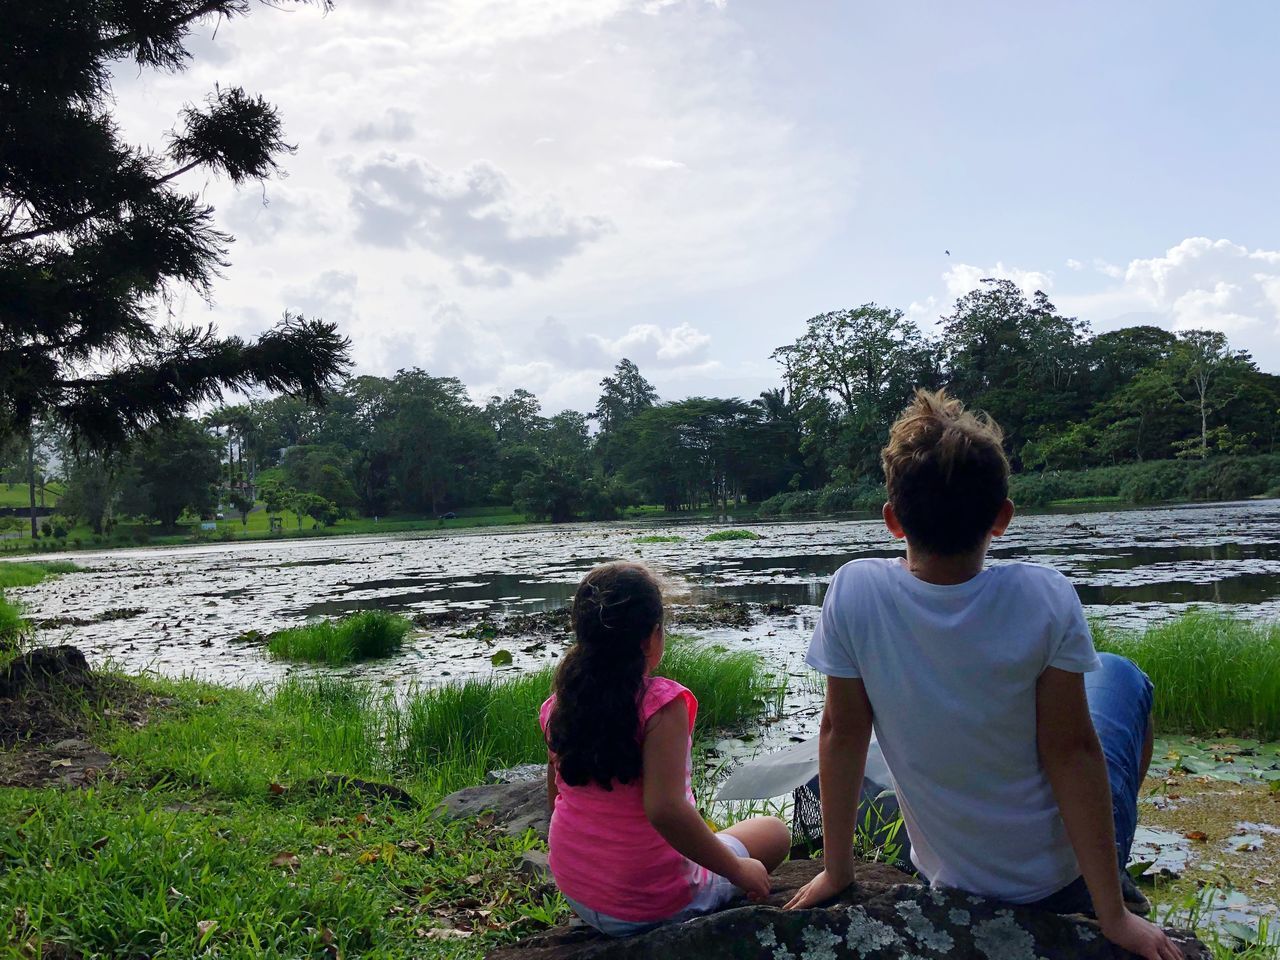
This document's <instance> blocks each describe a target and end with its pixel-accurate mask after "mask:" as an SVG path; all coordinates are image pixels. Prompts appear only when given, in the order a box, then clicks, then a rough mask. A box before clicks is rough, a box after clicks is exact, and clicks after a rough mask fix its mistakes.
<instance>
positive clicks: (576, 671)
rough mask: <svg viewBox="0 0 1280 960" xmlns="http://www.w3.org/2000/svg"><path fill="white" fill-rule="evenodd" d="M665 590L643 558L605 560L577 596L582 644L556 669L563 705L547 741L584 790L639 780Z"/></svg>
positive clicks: (576, 628)
mask: <svg viewBox="0 0 1280 960" xmlns="http://www.w3.org/2000/svg"><path fill="white" fill-rule="evenodd" d="M662 613H663V609H662V588H661V587H660V586H659V584H658V581H657V578H655V577H654V575H653V573H652V572H650V571H649V569H648V568H647V567H645V566H643V565H641V564H638V563H606V564H603V565H602V566H599V567H596V568H595V569H594V570H592V571H591V572H590V573H588V574H587V575H586V576H585V577H584V578H583V579H582V583H580V584H578V590H577V593H575V594H574V597H573V632H574V635H575V636H576V638H577V642H576V643H574V645H573V646H572V647H571V648H570V649H569V652H568V653H566V654H565V657H564V660H562V661H561V662H560V667H559V669H558V670H556V679H555V694H556V705H555V709H554V710H553V711H552V713H551V718H550V721H549V722H548V724H547V746H548V747H550V749H551V752H552V753H553V754H555V758H556V764H557V766H558V768H559V771H560V777H561V779H563V780H564V782H565V783H567V784H569V785H571V786H575V787H581V786H586V785H587V784H588V783H592V782H594V783H598V784H600V786H602V787H604V788H605V789H606V790H611V789H612V788H613V782H614V781H615V780H617V781H618V782H620V783H632V782H634V781H636V780H638V779H639V778H640V766H641V754H640V749H641V746H640V743H641V738H640V697H641V693H642V691H643V688H644V678H645V657H646V654H647V650H648V644H649V637H650V636H652V635H653V628H654V627H656V626H658V625H659V624H661V623H662Z"/></svg>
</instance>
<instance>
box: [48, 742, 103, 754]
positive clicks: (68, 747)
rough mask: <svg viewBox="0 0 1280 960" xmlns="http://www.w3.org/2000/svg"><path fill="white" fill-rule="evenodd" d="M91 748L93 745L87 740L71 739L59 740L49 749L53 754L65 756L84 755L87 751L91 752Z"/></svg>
mask: <svg viewBox="0 0 1280 960" xmlns="http://www.w3.org/2000/svg"><path fill="white" fill-rule="evenodd" d="M93 748H94V747H93V744H92V743H90V742H89V741H88V740H77V739H74V738H72V739H69V740H59V741H58V742H57V743H55V744H54V745H53V746H52V747H50V748H49V749H50V750H52V751H53V752H54V753H62V754H67V753H86V752H87V751H89V750H92V749H93Z"/></svg>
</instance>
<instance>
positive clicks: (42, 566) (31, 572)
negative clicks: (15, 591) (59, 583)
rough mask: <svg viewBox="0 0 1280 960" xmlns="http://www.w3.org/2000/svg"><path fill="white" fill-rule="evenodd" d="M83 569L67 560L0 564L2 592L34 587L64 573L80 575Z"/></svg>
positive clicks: (0, 587) (0, 586) (0, 588)
mask: <svg viewBox="0 0 1280 960" xmlns="http://www.w3.org/2000/svg"><path fill="white" fill-rule="evenodd" d="M82 569H83V568H82V567H78V566H76V565H75V564H74V563H71V562H70V561H67V560H47V561H44V562H41V563H0V590H4V589H7V588H9V587H33V586H35V585H36V584H37V583H41V582H43V581H44V580H47V579H48V578H49V577H54V576H58V575H59V574H63V573H79V572H80V571H81V570H82Z"/></svg>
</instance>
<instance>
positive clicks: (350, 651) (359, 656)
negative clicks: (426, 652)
mask: <svg viewBox="0 0 1280 960" xmlns="http://www.w3.org/2000/svg"><path fill="white" fill-rule="evenodd" d="M412 629H413V624H411V623H410V622H409V621H408V620H406V619H405V618H404V617H401V616H397V615H396V614H394V613H387V612H386V611H384V610H362V611H360V612H359V613H355V614H352V615H351V616H349V617H344V618H343V619H341V620H321V621H318V622H316V623H308V624H306V625H305V626H301V627H290V628H289V629H287V630H281V631H279V632H278V633H273V634H272V635H271V637H270V638H269V639H268V641H267V652H268V653H270V654H271V655H272V656H273V657H279V658H280V659H281V660H305V661H309V662H311V663H328V664H331V665H335V666H337V665H341V664H344V663H352V662H354V661H356V660H369V659H372V658H374V657H389V656H391V655H392V654H393V653H397V652H398V651H399V650H400V648H401V647H402V646H403V645H404V638H405V637H406V636H408V635H409V632H410V631H411V630H412Z"/></svg>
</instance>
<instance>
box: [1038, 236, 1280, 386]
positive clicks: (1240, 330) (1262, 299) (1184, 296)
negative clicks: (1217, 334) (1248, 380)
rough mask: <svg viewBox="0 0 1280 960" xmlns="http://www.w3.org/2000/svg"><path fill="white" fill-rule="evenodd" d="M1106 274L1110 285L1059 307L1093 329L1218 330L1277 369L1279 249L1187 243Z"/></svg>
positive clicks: (1204, 239)
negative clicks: (1141, 326)
mask: <svg viewBox="0 0 1280 960" xmlns="http://www.w3.org/2000/svg"><path fill="white" fill-rule="evenodd" d="M1105 275H1106V276H1108V277H1109V278H1110V279H1112V280H1113V282H1112V283H1110V284H1109V285H1108V286H1106V287H1103V288H1102V289H1095V290H1085V291H1082V292H1078V293H1075V292H1073V293H1072V294H1070V295H1063V296H1061V297H1059V298H1056V299H1057V300H1058V305H1059V307H1061V308H1063V309H1064V310H1065V311H1067V312H1070V313H1074V314H1077V315H1079V316H1081V317H1083V318H1085V319H1088V320H1090V321H1091V322H1092V323H1093V325H1094V327H1095V329H1099V330H1106V329H1114V328H1115V327H1118V326H1122V325H1125V324H1130V323H1156V324H1159V325H1161V326H1163V327H1165V328H1167V329H1170V330H1192V329H1208V330H1220V331H1222V332H1223V333H1225V334H1227V336H1228V338H1229V339H1230V340H1231V342H1232V344H1233V345H1235V346H1237V347H1242V348H1244V349H1247V350H1249V351H1250V352H1252V353H1253V354H1254V356H1255V357H1256V358H1257V359H1258V361H1259V363H1260V364H1261V365H1262V366H1263V367H1264V369H1277V368H1280V250H1262V249H1257V250H1250V249H1249V248H1248V247H1245V246H1243V245H1241V244H1238V243H1234V242H1232V241H1230V240H1225V239H1219V240H1210V239H1209V238H1207V237H1188V238H1187V239H1185V240H1183V241H1182V242H1180V243H1177V244H1175V245H1174V246H1172V247H1169V248H1168V249H1167V250H1166V251H1165V252H1164V253H1163V254H1160V255H1157V256H1154V257H1142V258H1137V259H1134V260H1131V261H1129V264H1128V266H1127V267H1125V268H1123V269H1120V268H1116V269H1114V270H1112V271H1109V272H1107V273H1106V274H1105Z"/></svg>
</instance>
